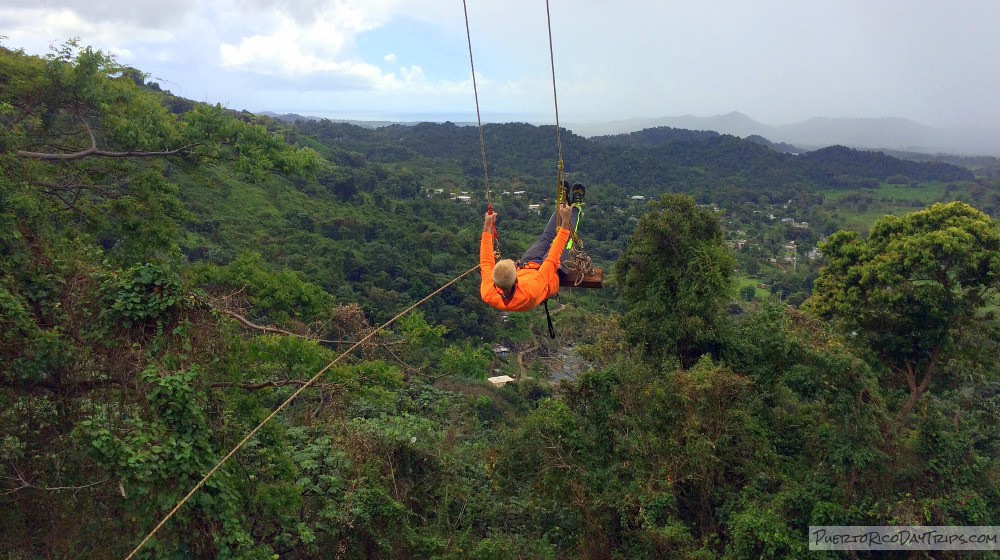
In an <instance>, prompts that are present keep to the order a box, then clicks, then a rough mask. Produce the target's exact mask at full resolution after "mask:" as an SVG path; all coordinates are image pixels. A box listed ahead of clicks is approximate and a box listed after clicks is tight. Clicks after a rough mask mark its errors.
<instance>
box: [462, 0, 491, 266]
mask: <svg viewBox="0 0 1000 560" xmlns="http://www.w3.org/2000/svg"><path fill="white" fill-rule="evenodd" d="M462 11H463V12H464V13H465V38H466V39H467V40H468V42H469V66H470V67H472V94H473V95H474V96H475V98H476V122H477V123H478V124H479V150H480V152H481V153H482V155H483V177H484V178H485V180H486V212H487V213H492V212H493V201H492V200H491V199H490V172H489V170H487V168H486V141H485V140H483V119H482V117H480V116H479V89H478V88H477V87H476V63H475V61H474V60H473V59H472V32H470V31H469V8H468V6H467V5H466V3H465V0H462ZM492 233H493V256H494V257H495V258H497V259H499V258H500V238H499V236H498V235H497V227H496V226H495V225H494V226H493V232H492Z"/></svg>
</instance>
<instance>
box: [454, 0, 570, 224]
mask: <svg viewBox="0 0 1000 560" xmlns="http://www.w3.org/2000/svg"><path fill="white" fill-rule="evenodd" d="M462 1H463V2H464V1H465V0H462ZM545 19H546V21H547V22H548V24H549V62H551V64H552V100H553V101H554V102H555V106H556V145H557V146H558V147H559V173H558V176H557V178H556V180H557V183H556V189H557V190H556V192H558V193H562V183H563V155H562V136H561V135H560V132H559V96H558V95H557V94H556V55H555V51H554V50H553V49H552V16H551V15H550V13H549V0H545ZM556 198H560V197H556ZM559 202H562V201H561V200H556V203H557V204H558V203H559Z"/></svg>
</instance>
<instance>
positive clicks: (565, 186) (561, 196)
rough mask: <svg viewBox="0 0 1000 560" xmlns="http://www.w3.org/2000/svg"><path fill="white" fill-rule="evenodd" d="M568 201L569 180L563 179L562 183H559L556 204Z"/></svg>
mask: <svg viewBox="0 0 1000 560" xmlns="http://www.w3.org/2000/svg"><path fill="white" fill-rule="evenodd" d="M563 200H564V201H566V203H567V204H569V181H567V180H565V179H563V182H562V184H561V185H559V189H558V192H556V204H559V202H560V201H563Z"/></svg>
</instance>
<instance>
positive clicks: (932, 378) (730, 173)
mask: <svg viewBox="0 0 1000 560" xmlns="http://www.w3.org/2000/svg"><path fill="white" fill-rule="evenodd" d="M556 132H557V131H556V129H555V127H553V126H548V127H544V126H535V125H530V124H523V123H508V124H487V125H484V126H483V127H482V135H483V144H484V145H485V152H486V162H487V163H486V166H487V169H488V174H484V162H483V155H482V151H481V146H480V131H479V129H478V128H477V127H474V126H459V125H456V124H454V123H421V124H417V125H412V126H404V125H391V126H383V127H379V128H365V127H361V126H356V125H353V124H347V123H341V122H333V121H330V120H314V119H307V118H299V119H294V120H281V119H278V118H273V117H269V116H263V115H258V114H252V113H249V112H246V111H238V110H232V109H229V108H225V107H223V106H221V105H212V104H207V103H200V102H194V101H191V100H188V99H184V98H180V97H177V96H175V95H173V94H172V93H171V92H170V91H167V90H165V89H163V88H162V87H161V86H160V84H158V83H156V82H154V81H150V77H149V76H148V75H147V74H145V73H144V72H143V71H142V70H141V69H135V68H130V67H126V66H122V65H121V64H119V63H118V62H117V61H116V60H115V58H114V57H112V56H110V55H108V54H107V53H104V52H102V51H100V50H96V49H94V48H91V47H86V46H83V45H80V44H79V43H78V42H76V41H70V42H68V43H66V44H64V45H62V46H61V47H59V48H57V49H55V50H54V51H53V52H52V53H51V54H50V55H48V56H44V57H39V56H33V55H28V54H25V53H24V52H23V51H20V50H16V49H11V48H7V47H5V46H2V45H0V559H15V558H16V559H29V558H126V557H128V556H130V555H133V556H132V557H135V558H171V559H183V558H240V559H244V558H245V559H275V558H292V559H298V558H301V559H307V558H344V559H355V558H356V559H362V558H399V559H403V558H414V559H417V558H419V559H424V558H427V559H441V560H445V559H459V558H462V559H464V558H471V559H484V560H485V559H517V560H527V559H536V558H537V559H577V558H579V559H642V558H650V559H653V558H692V559H703V560H710V559H719V560H721V559H744V558H747V559H749V558H755V559H756V558H805V557H809V558H841V557H843V558H857V557H872V556H874V553H863V552H862V553H847V552H816V551H810V550H809V546H808V529H809V527H810V526H819V525H955V526H996V525H1000V378H998V373H1000V371H998V369H1000V366H998V362H997V360H996V356H997V355H998V351H1000V322H998V318H997V310H998V291H1000V224H998V222H997V221H996V220H995V219H994V218H993V217H992V216H997V215H998V213H1000V173H998V170H1000V164H998V162H997V160H996V158H967V159H959V158H951V159H949V160H947V161H945V160H942V159H934V158H929V157H916V156H915V155H913V154H895V155H888V154H884V153H881V152H865V151H858V150H853V149H850V148H845V147H842V146H834V147H829V148H824V149H820V150H816V151H812V152H806V153H801V154H797V153H789V151H788V150H787V149H784V148H783V149H777V147H776V146H774V145H772V144H770V143H769V142H767V141H766V140H764V139H761V138H749V139H740V138H737V137H734V136H728V135H719V134H715V133H711V132H697V131H680V130H674V129H666V128H661V129H650V130H645V131H642V132H637V133H633V134H628V135H619V136H614V137H600V138H584V137H581V136H578V135H575V134H573V133H572V132H571V131H569V130H565V129H564V130H561V131H559V132H560V133H561V140H560V144H561V156H562V160H563V161H564V162H565V167H566V171H567V173H568V175H567V177H568V179H569V180H570V181H571V182H581V183H583V184H585V185H586V186H587V204H586V206H585V208H584V215H583V218H582V220H581V222H580V230H579V231H580V238H581V241H582V243H583V245H584V247H585V249H586V250H587V252H588V254H589V255H590V256H591V258H592V259H593V261H594V263H595V265H596V266H599V267H602V268H604V270H605V281H604V288H603V289H580V288H563V289H562V290H561V291H560V293H559V294H558V296H557V297H556V298H555V299H554V300H553V302H550V303H552V304H554V305H550V308H551V316H552V321H553V323H554V325H555V331H556V337H555V338H554V339H553V338H549V336H548V333H547V329H546V316H545V315H546V313H545V311H543V310H542V309H541V308H538V309H535V310H532V311H529V312H525V313H512V314H505V313H500V312H499V311H497V310H495V309H493V308H491V307H489V306H487V305H486V304H485V303H483V301H482V300H481V299H480V297H479V274H478V272H477V271H476V270H472V269H475V268H476V267H477V264H478V250H479V247H478V245H479V240H480V232H481V231H482V227H483V226H482V223H483V214H484V213H485V211H486V206H487V198H489V199H490V202H492V204H493V207H494V209H495V210H496V212H497V214H498V220H497V226H498V230H499V242H500V251H501V252H502V254H503V255H504V256H505V257H511V258H515V259H516V258H517V257H518V256H519V255H520V253H521V252H522V251H523V250H524V249H526V248H527V247H528V246H529V245H530V244H531V243H533V242H534V240H535V239H536V238H537V235H538V234H539V232H540V231H541V230H542V227H543V226H544V224H545V222H546V221H547V220H548V218H549V215H550V214H551V212H552V209H553V208H554V205H553V199H554V196H555V190H556V189H555V185H556V183H557V177H558V175H557V172H558V165H559V160H560V152H559V149H557V134H556ZM785 148H787V147H785ZM897 156H898V157H897ZM487 176H488V178H487ZM465 197H468V198H465ZM470 271H471V273H469V274H466V273H467V272H470ZM463 274H465V276H463ZM452 281H454V283H453V284H451V285H448V284H449V282H452ZM446 285H447V287H445V288H444V289H441V290H440V292H438V293H435V292H436V291H437V290H438V289H439V288H442V287H443V286H446ZM431 294H433V296H432V297H429V298H427V296H429V295H431ZM425 298H427V299H426V300H425V301H422V300H424V299H425ZM418 303H420V305H419V306H417V307H415V308H413V309H412V310H410V311H408V312H406V313H403V314H402V315H400V314H401V313H402V312H404V311H406V310H407V309H409V308H411V307H412V306H414V305H415V304H418ZM390 321H391V322H390ZM387 322H390V323H389V324H388V325H387V326H384V327H383V325H385V323H387ZM380 327H382V328H380ZM501 347H502V348H503V349H504V350H501ZM501 374H505V375H509V376H511V377H512V378H514V379H515V380H516V382H511V383H507V384H506V385H503V386H495V385H494V384H492V383H490V382H489V381H487V378H488V377H491V376H495V375H501ZM314 377H316V379H315V381H312V380H313V378H314ZM311 381H312V382H311ZM306 385H308V386H306ZM303 388H304V390H302V391H301V393H300V394H299V395H298V396H297V397H296V398H295V399H294V400H292V401H291V403H290V404H289V405H288V406H287V407H285V408H283V409H282V410H281V411H279V412H278V413H276V414H273V416H272V413H273V412H274V411H275V410H276V409H277V408H278V407H279V406H280V405H282V403H284V402H286V400H287V399H288V398H289V397H290V396H292V395H293V393H295V392H296V391H298V390H300V389H303ZM265 420H266V422H265ZM262 422H263V424H262ZM258 426H261V427H260V429H259V431H256V432H254V433H253V434H252V436H251V437H249V438H247V436H248V434H251V432H252V431H253V430H255V428H256V427H258ZM245 438H246V439H245ZM237 447H239V448H238V450H236V452H234V453H232V454H230V451H231V450H234V449H236V448H237ZM216 467H218V468H216ZM213 469H214V470H213ZM210 472H212V476H211V477H209V478H208V479H207V481H206V482H205V483H204V485H202V486H201V487H200V488H198V489H197V491H195V492H193V493H191V494H190V498H189V499H186V501H184V503H183V504H182V505H180V507H177V508H176V511H175V513H173V515H172V516H171V517H170V518H169V519H168V520H167V521H166V522H165V523H163V524H162V525H160V523H161V521H162V520H164V519H165V518H166V517H167V516H168V514H171V513H172V510H175V506H178V504H180V503H181V501H182V500H184V499H185V498H186V497H187V496H188V495H189V493H190V492H191V491H192V490H193V489H195V488H196V485H197V484H198V483H199V481H201V480H202V479H203V477H205V476H206V475H207V474H209V473H210ZM154 531H155V534H153V532H154ZM151 534H152V536H151V537H149V538H147V536H149V535H151ZM949 554H950V555H951V556H949ZM976 554H977V556H976V557H977V558H1000V554H997V553H996V552H980V553H976ZM880 557H890V558H892V557H898V558H931V557H934V558H944V557H954V558H965V557H969V554H968V553H964V552H942V551H925V552H915V553H898V554H897V555H895V556H894V555H893V553H882V554H880Z"/></svg>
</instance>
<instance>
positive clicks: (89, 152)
mask: <svg viewBox="0 0 1000 560" xmlns="http://www.w3.org/2000/svg"><path fill="white" fill-rule="evenodd" d="M196 145H197V144H189V145H186V146H181V147H180V148H176V149H173V150H164V151H160V152H136V151H131V152H111V151H108V150H98V149H97V148H95V147H90V148H87V149H86V150H80V151H78V152H73V153H70V154H48V153H44V152H29V151H25V150H17V152H15V153H16V154H17V155H19V156H21V157H25V158H28V159H34V160H39V161H73V160H78V159H83V158H85V157H90V156H99V157H112V158H126V157H164V156H173V155H177V154H180V153H182V152H186V151H187V150H190V149H191V148H193V147H194V146H196Z"/></svg>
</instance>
